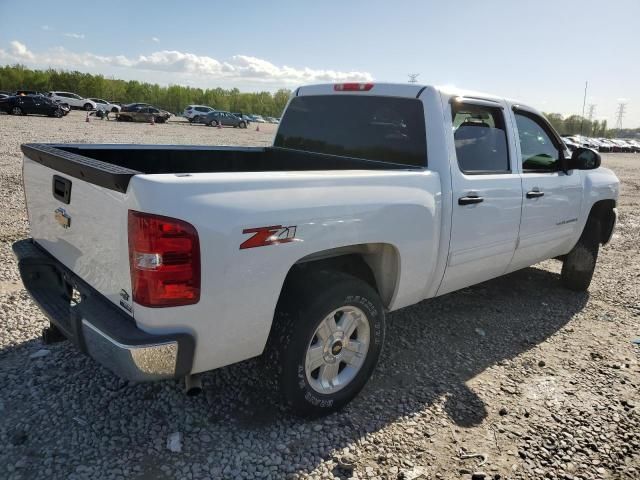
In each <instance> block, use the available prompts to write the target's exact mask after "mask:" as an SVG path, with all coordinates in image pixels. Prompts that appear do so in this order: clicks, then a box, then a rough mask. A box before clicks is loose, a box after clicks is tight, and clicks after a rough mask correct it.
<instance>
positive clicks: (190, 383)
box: [184, 375, 202, 397]
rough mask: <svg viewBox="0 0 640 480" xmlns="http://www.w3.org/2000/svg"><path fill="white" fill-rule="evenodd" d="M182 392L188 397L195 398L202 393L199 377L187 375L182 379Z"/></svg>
mask: <svg viewBox="0 0 640 480" xmlns="http://www.w3.org/2000/svg"><path fill="white" fill-rule="evenodd" d="M184 391H185V393H186V394H187V396H188V397H195V396H196V395H200V394H201V393H202V379H201V378H200V375H187V376H186V377H184Z"/></svg>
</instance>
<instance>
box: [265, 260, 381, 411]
mask: <svg viewBox="0 0 640 480" xmlns="http://www.w3.org/2000/svg"><path fill="white" fill-rule="evenodd" d="M285 288H287V291H285V294H284V295H283V299H281V300H280V301H279V302H278V307H277V310H276V318H275V319H274V326H273V330H272V332H271V335H270V338H269V344H268V347H267V353H266V355H267V361H268V364H269V370H270V371H271V372H272V373H273V374H275V375H276V376H277V385H278V388H279V390H280V393H281V394H282V396H283V398H284V400H285V402H286V403H287V405H288V406H289V407H290V408H291V409H292V410H293V411H294V413H296V414H298V415H301V416H305V417H316V416H320V415H326V414H328V413H331V412H334V411H336V410H339V409H340V408H342V407H343V406H344V405H346V404H347V403H348V402H350V401H351V400H352V399H353V398H354V397H355V396H356V395H357V394H358V392H360V390H361V389H362V387H363V386H364V385H365V383H366V382H367V380H368V379H369V377H370V376H371V373H372V372H373V369H374V368H375V366H376V364H377V362H378V358H379V356H380V352H381V351H382V346H383V343H384V334H385V316H384V306H383V304H382V301H381V300H380V297H379V296H378V294H377V293H376V291H375V290H374V289H373V288H372V287H371V286H370V285H368V284H367V283H366V282H364V281H362V280H360V279H358V278H356V277H353V276H351V275H347V274H344V273H341V272H333V271H320V272H314V273H310V274H306V275H304V277H303V278H300V279H297V280H296V281H290V282H288V284H287V286H286V287H285Z"/></svg>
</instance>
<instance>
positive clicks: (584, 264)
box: [560, 217, 600, 292]
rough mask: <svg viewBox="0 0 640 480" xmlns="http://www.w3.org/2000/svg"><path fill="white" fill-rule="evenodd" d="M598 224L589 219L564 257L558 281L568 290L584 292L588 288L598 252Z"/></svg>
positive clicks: (591, 218) (593, 218)
mask: <svg viewBox="0 0 640 480" xmlns="http://www.w3.org/2000/svg"><path fill="white" fill-rule="evenodd" d="M599 234H600V222H599V221H598V219H597V218H595V217H590V218H589V219H588V220H587V224H586V225H585V227H584V230H583V231H582V235H580V239H579V240H578V243H576V245H575V247H573V249H571V251H570V252H569V253H568V254H567V255H566V256H565V257H564V261H563V262H562V272H561V274H560V279H561V281H562V284H563V285H564V286H565V287H567V288H568V289H570V290H575V291H577V292H584V291H586V290H587V289H588V288H589V285H590V284H591V279H592V278H593V272H594V270H595V268H596V260H597V259H598V251H599V250H600V235H599Z"/></svg>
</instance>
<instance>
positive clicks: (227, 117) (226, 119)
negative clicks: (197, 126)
mask: <svg viewBox="0 0 640 480" xmlns="http://www.w3.org/2000/svg"><path fill="white" fill-rule="evenodd" d="M193 123H203V124H205V125H209V126H210V127H217V126H218V124H220V125H222V126H223V127H238V128H247V122H246V121H245V120H243V119H242V118H240V117H236V116H235V115H234V114H233V113H231V112H219V111H217V110H216V111H215V112H211V113H209V114H208V115H205V116H204V117H201V116H198V117H196V118H194V119H193Z"/></svg>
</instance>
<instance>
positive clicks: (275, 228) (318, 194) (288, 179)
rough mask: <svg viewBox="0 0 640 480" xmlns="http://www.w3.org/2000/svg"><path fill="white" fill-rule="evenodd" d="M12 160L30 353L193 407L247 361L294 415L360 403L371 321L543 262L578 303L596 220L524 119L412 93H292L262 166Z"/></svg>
mask: <svg viewBox="0 0 640 480" xmlns="http://www.w3.org/2000/svg"><path fill="white" fill-rule="evenodd" d="M22 150H23V152H24V166H23V169H24V188H25V192H26V201H27V207H28V215H29V221H30V224H31V234H32V236H33V238H32V239H26V240H21V241H19V242H17V243H16V244H15V245H14V251H15V253H16V255H17V257H18V259H19V267H20V273H21V275H22V279H23V281H24V284H25V287H26V288H27V290H28V291H29V292H30V294H31V295H32V297H33V298H34V300H35V301H36V303H37V304H38V305H39V306H40V308H41V309H42V310H43V311H44V312H45V313H46V314H47V316H48V317H49V318H50V320H51V327H50V328H48V329H47V330H45V332H44V338H45V340H46V341H54V340H58V339H60V338H61V337H62V336H64V337H66V338H68V339H70V340H71V341H72V342H73V343H74V344H75V345H77V347H78V348H79V349H80V350H82V351H83V352H86V353H87V354H89V355H90V356H92V357H93V358H95V359H96V360H97V361H99V362H100V363H102V364H103V365H105V366H106V367H108V368H109V369H111V370H112V371H114V372H115V373H117V374H118V375H120V376H122V377H124V378H127V379H130V380H132V381H144V380H156V379H165V378H185V381H186V383H187V385H188V386H190V387H192V391H193V390H197V387H198V382H197V378H198V376H197V374H198V373H199V372H204V371H207V370H211V369H215V368H218V367H222V366H224V365H229V364H231V363H234V362H239V361H241V360H244V359H248V358H251V357H255V356H259V355H263V356H264V358H265V359H266V360H267V365H270V367H269V368H268V369H267V371H270V372H272V373H273V374H274V375H275V376H276V380H277V382H278V383H277V384H278V385H279V387H280V390H281V392H282V394H283V397H284V399H285V401H286V402H287V403H288V404H289V405H290V406H291V408H292V409H293V410H294V411H295V412H297V413H299V414H302V415H318V414H322V413H326V412H330V411H333V410H335V409H338V408H340V407H341V406H343V405H344V404H346V403H347V402H348V401H349V400H351V399H352V398H353V397H354V396H355V395H356V394H357V393H358V391H359V390H360V389H361V388H362V387H363V385H364V384H365V382H366V381H367V379H368V378H369V376H370V375H371V373H372V371H373V369H374V368H375V365H376V362H377V360H378V357H379V355H380V352H381V349H382V346H383V341H384V336H385V313H386V312H389V311H393V310H397V309H399V308H402V307H406V306H408V305H411V304H414V303H416V302H420V301H422V300H424V299H427V298H431V297H436V296H439V295H443V294H446V293H448V292H452V291H454V290H458V289H461V288H464V287H467V286H469V285H473V284H476V283H479V282H483V281H485V280H489V279H491V278H494V277H497V276H500V275H504V274H506V273H509V272H513V271H514V270H518V269H521V268H524V267H527V266H530V265H533V264H535V263H537V262H540V261H542V260H545V259H550V258H557V259H559V260H560V261H562V262H563V267H562V274H561V278H560V280H561V281H562V283H563V284H564V285H565V286H566V287H568V288H570V289H574V290H585V289H587V288H588V286H589V283H590V281H591V277H592V275H593V271H594V267H595V263H596V258H597V254H598V248H599V246H600V245H601V244H605V243H607V242H608V240H609V239H610V237H611V235H612V232H613V229H614V226H615V222H616V215H617V214H616V200H617V197H618V185H619V182H618V179H617V178H616V176H615V175H614V174H613V172H611V171H610V170H608V169H606V168H602V167H600V157H599V155H598V154H597V153H596V152H594V151H593V150H589V149H586V148H578V149H576V151H574V152H573V154H570V153H569V152H568V150H567V149H566V148H565V145H564V144H563V142H562V140H561V139H560V137H559V136H558V134H557V133H556V132H555V131H554V130H553V128H551V126H550V125H549V123H548V122H547V121H546V120H545V119H544V117H543V116H541V115H540V114H539V113H538V112H536V111H535V110H534V109H532V108H529V107H527V106H525V105H523V104H520V103H515V102H512V101H509V100H505V99H503V98H498V97H494V96H490V95H482V94H477V93H465V92H453V91H447V90H445V89H440V88H436V87H431V86H418V85H413V84H397V85H394V84H371V83H366V84H358V83H345V84H336V85H314V86H305V87H301V88H299V89H297V90H296V91H295V93H294V94H293V95H292V98H291V99H290V101H289V104H288V106H287V109H286V110H285V113H284V116H283V118H282V122H281V123H280V126H279V129H278V132H277V135H276V137H275V141H274V144H273V147H269V148H240V147H207V146H166V145H88V144H87V145H84V144H80V145H71V144H26V145H23V146H22ZM425 321H429V319H425Z"/></svg>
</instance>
